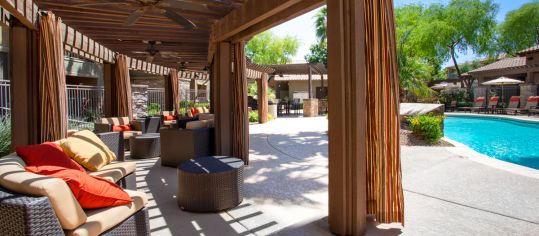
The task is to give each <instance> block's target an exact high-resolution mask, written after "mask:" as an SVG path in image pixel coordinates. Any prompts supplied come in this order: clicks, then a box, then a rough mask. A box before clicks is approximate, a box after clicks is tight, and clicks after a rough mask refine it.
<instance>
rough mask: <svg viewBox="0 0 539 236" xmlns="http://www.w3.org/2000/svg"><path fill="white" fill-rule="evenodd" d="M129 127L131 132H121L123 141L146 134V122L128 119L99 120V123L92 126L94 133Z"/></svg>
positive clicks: (109, 118) (108, 118)
mask: <svg viewBox="0 0 539 236" xmlns="http://www.w3.org/2000/svg"><path fill="white" fill-rule="evenodd" d="M122 125H127V126H130V128H131V130H129V131H122V133H123V134H124V135H123V137H124V139H127V140H129V138H130V137H131V136H133V135H137V134H143V133H146V120H145V119H136V120H132V121H130V120H129V118H128V117H107V118H101V121H100V122H98V123H95V124H94V129H95V130H94V131H95V132H96V133H103V132H112V131H114V130H113V128H114V126H122Z"/></svg>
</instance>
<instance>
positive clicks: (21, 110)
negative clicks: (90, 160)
mask: <svg viewBox="0 0 539 236" xmlns="http://www.w3.org/2000/svg"><path fill="white" fill-rule="evenodd" d="M37 51H38V40H37V32H36V31H33V30H30V29H28V28H26V27H25V26H24V25H23V24H21V23H19V22H18V21H17V20H15V19H14V20H13V21H12V28H11V31H10V50H9V55H10V67H11V70H10V72H11V76H10V79H11V102H12V106H11V142H12V145H11V146H12V148H15V147H17V146H24V145H28V144H35V143H38V142H39V139H40V133H39V130H40V127H39V117H40V111H39V100H38V98H39V96H38V94H39V64H38V54H37Z"/></svg>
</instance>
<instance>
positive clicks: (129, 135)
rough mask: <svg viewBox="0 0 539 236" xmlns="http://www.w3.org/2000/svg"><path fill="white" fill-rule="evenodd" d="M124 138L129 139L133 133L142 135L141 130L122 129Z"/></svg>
mask: <svg viewBox="0 0 539 236" xmlns="http://www.w3.org/2000/svg"><path fill="white" fill-rule="evenodd" d="M123 133H124V139H129V138H131V136H133V135H142V131H124V132H123Z"/></svg>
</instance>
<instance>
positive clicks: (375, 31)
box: [364, 0, 404, 224]
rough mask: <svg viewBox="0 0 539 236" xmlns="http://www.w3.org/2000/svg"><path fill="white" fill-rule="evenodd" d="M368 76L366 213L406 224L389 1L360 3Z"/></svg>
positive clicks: (392, 23) (396, 79)
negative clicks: (363, 19) (363, 24)
mask: <svg viewBox="0 0 539 236" xmlns="http://www.w3.org/2000/svg"><path fill="white" fill-rule="evenodd" d="M364 11H365V15H364V17H365V35H364V36H365V61H366V76H367V143H366V144H367V212H368V213H369V214H374V215H375V216H376V220H377V222H379V223H390V222H401V223H403V224H404V198H403V192H402V180H401V165H400V146H399V128H400V120H399V83H398V82H399V81H398V74H397V61H396V60H397V56H396V39H395V19H394V14H393V1H392V0H379V1H373V0H364Z"/></svg>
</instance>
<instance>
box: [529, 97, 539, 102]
mask: <svg viewBox="0 0 539 236" xmlns="http://www.w3.org/2000/svg"><path fill="white" fill-rule="evenodd" d="M528 101H530V102H539V96H531V97H530V98H528Z"/></svg>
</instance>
